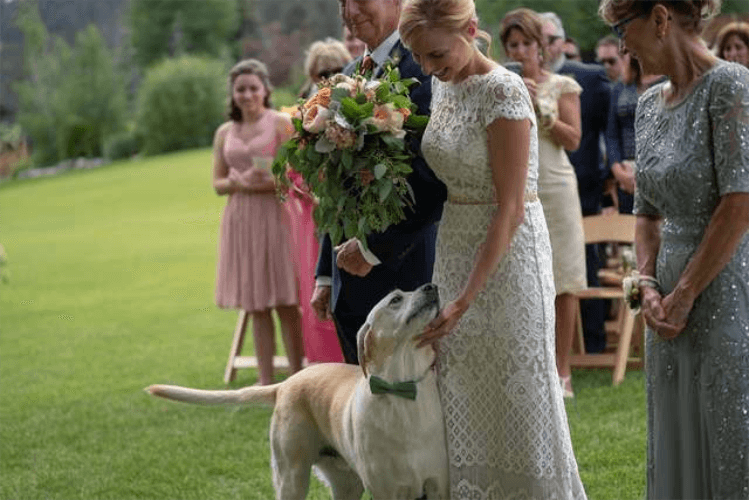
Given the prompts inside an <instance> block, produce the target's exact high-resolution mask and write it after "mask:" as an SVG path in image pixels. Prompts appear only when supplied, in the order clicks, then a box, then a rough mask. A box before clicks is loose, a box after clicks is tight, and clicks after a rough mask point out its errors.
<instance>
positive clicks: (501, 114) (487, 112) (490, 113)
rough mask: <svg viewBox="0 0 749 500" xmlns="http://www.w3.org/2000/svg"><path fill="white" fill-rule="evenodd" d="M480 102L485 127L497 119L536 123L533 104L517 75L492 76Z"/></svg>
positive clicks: (480, 111) (481, 117)
mask: <svg viewBox="0 0 749 500" xmlns="http://www.w3.org/2000/svg"><path fill="white" fill-rule="evenodd" d="M480 101H481V102H479V103H478V104H479V116H480V119H481V122H482V125H483V126H484V127H486V126H488V125H489V124H490V123H492V122H493V121H494V120H496V119H497V118H506V119H509V120H525V119H529V120H531V121H535V115H534V112H533V104H532V103H531V96H530V94H528V89H527V88H525V84H524V83H523V80H522V79H521V78H520V77H519V76H518V75H516V74H515V73H510V72H503V73H499V74H496V75H492V78H491V79H489V80H488V81H487V85H486V89H485V92H484V93H483V95H482V99H480Z"/></svg>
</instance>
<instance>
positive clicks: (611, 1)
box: [601, 0, 749, 500]
mask: <svg viewBox="0 0 749 500" xmlns="http://www.w3.org/2000/svg"><path fill="white" fill-rule="evenodd" d="M718 7H719V5H718V2H717V1H716V0H679V1H666V0H662V1H661V0H659V1H657V2H643V1H634V0H604V1H603V2H602V4H601V15H602V17H603V18H604V19H605V20H606V21H607V22H608V23H610V24H612V25H613V28H614V30H615V31H617V34H618V35H619V36H620V37H622V38H623V42H624V45H625V46H626V48H627V50H629V52H630V53H631V54H632V57H636V58H637V59H638V60H639V61H640V63H641V64H642V69H643V71H644V72H645V73H651V74H664V75H666V76H668V77H669V81H668V82H666V83H662V84H659V85H656V86H653V87H651V88H650V89H649V90H647V91H646V92H645V93H644V94H643V95H642V97H641V98H640V100H639V104H638V107H637V115H636V119H635V134H636V143H637V171H636V188H635V203H634V212H635V214H636V215H637V224H636V233H635V246H636V253H637V267H638V271H639V272H640V273H641V274H643V275H647V276H648V278H647V279H643V280H641V281H640V287H639V291H640V296H641V302H642V312H643V315H644V318H645V321H646V323H647V325H648V328H647V335H646V360H647V361H646V373H647V405H648V408H647V410H648V413H647V414H648V430H647V443H648V453H647V458H648V469H647V495H648V498H650V499H658V500H667V499H687V498H690V499H736V498H743V499H746V498H749V233H747V230H749V71H748V70H747V69H746V68H744V67H741V66H740V65H738V64H734V63H727V62H723V61H720V60H718V59H717V58H716V57H715V56H714V55H713V54H712V53H711V52H710V51H709V50H708V49H707V48H706V47H705V45H704V44H703V43H702V42H701V40H700V39H699V33H700V27H701V24H702V21H703V20H704V19H705V18H706V17H707V16H708V15H709V14H711V13H713V12H714V11H715V10H716V9H717V8H718ZM653 278H654V279H653Z"/></svg>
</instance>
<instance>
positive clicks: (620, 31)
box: [611, 14, 648, 38]
mask: <svg viewBox="0 0 749 500" xmlns="http://www.w3.org/2000/svg"><path fill="white" fill-rule="evenodd" d="M642 17H648V14H636V15H634V16H630V17H627V18H625V19H622V20H621V21H619V22H618V23H616V24H614V25H612V26H611V31H613V32H614V34H615V35H616V37H617V38H624V33H626V31H627V25H628V24H629V23H631V22H632V21H634V20H635V19H640V18H642Z"/></svg>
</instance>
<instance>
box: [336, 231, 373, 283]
mask: <svg viewBox="0 0 749 500" xmlns="http://www.w3.org/2000/svg"><path fill="white" fill-rule="evenodd" d="M335 250H336V252H338V255H337V256H336V261H335V262H336V265H337V266H338V267H339V268H340V269H343V270H344V271H346V272H347V273H349V274H352V275H354V276H358V277H360V278H363V277H364V276H366V275H367V274H369V271H371V270H372V267H374V266H372V264H370V263H369V262H367V260H366V259H365V258H364V256H363V255H362V253H361V251H359V244H358V243H357V242H356V240H355V239H353V238H352V239H350V240H348V241H347V242H345V243H341V244H340V245H338V246H337V247H335Z"/></svg>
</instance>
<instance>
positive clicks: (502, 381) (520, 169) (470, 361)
mask: <svg viewBox="0 0 749 500" xmlns="http://www.w3.org/2000/svg"><path fill="white" fill-rule="evenodd" d="M477 25H478V20H477V19H476V11H475V7H474V3H473V0H409V1H408V2H406V3H405V4H404V7H403V11H402V13H401V22H400V33H401V37H402V39H403V41H404V43H406V44H407V45H410V48H411V49H412V53H413V55H414V58H415V60H416V61H417V62H418V63H419V64H420V65H421V67H422V70H423V71H424V73H425V74H431V75H432V76H433V79H432V106H431V111H432V112H431V118H430V121H429V125H428V127H427V129H426V131H425V133H424V138H423V141H422V150H423V152H424V156H425V158H426V160H427V162H428V163H429V165H430V167H431V168H432V169H433V170H434V172H435V173H436V174H437V176H439V178H440V179H441V180H442V181H443V182H444V183H445V184H446V186H447V188H448V200H447V203H446V204H445V208H444V211H443V216H442V220H441V221H440V225H439V232H438V236H437V248H436V259H435V266H434V276H433V281H434V282H435V283H436V284H437V285H438V286H439V288H440V295H441V297H442V298H443V299H444V302H445V305H444V308H443V309H442V311H441V312H440V314H439V315H438V317H437V318H436V319H435V320H434V321H432V323H430V325H429V326H428V327H427V329H426V330H425V332H424V333H422V335H421V336H420V338H421V344H422V345H423V344H429V343H436V342H437V341H439V342H438V349H439V352H438V384H439V390H440V399H441V404H442V408H443V412H444V417H445V423H446V425H445V427H446V434H447V435H446V438H447V447H448V460H449V475H450V498H453V499H466V498H471V499H477V500H478V499H504V498H508V499H509V498H515V499H545V500H554V499H557V500H560V499H584V498H585V491H584V489H583V485H582V482H581V481H580V476H579V474H578V470H577V463H576V461H575V456H574V454H573V451H572V442H571V439H570V433H569V428H568V424H567V414H566V412H565V408H564V402H563V399H562V391H561V387H560V386H559V379H558V378H557V373H556V366H555V355H554V296H555V291H554V282H553V275H552V262H551V245H550V242H549V232H548V229H547V227H546V221H545V219H544V213H543V209H542V207H541V203H540V202H539V199H538V194H537V191H536V186H537V180H538V136H537V132H536V119H535V115H534V111H533V104H532V103H531V99H530V95H529V94H528V90H527V89H526V87H525V85H524V84H523V81H522V79H521V78H520V77H519V76H517V75H515V74H514V73H511V72H509V71H508V70H506V69H505V68H503V67H501V66H498V65H497V64H496V63H495V62H494V61H492V60H491V59H489V58H487V57H486V56H484V55H483V54H482V53H481V52H480V51H479V50H478V48H477V47H476V45H475V43H474V42H475V38H476V36H477V34H478V33H477Z"/></svg>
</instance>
